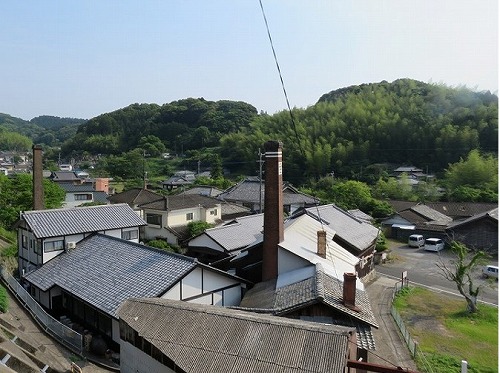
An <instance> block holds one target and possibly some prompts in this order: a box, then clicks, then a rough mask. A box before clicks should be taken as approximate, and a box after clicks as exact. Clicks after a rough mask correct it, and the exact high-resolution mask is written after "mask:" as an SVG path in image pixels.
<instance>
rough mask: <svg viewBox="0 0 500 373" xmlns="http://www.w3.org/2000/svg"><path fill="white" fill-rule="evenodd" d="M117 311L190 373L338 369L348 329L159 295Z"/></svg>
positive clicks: (341, 367) (328, 372) (346, 345)
mask: <svg viewBox="0 0 500 373" xmlns="http://www.w3.org/2000/svg"><path fill="white" fill-rule="evenodd" d="M118 314H119V316H120V318H121V319H122V320H123V321H124V322H126V323H127V324H128V325H130V326H131V327H132V328H133V329H135V330H136V331H137V332H138V334H139V335H140V336H142V337H143V338H145V339H146V340H148V341H149V342H151V343H152V344H153V345H154V346H155V347H157V348H158V349H159V350H160V351H162V352H163V353H164V354H165V355H166V356H168V357H169V358H170V359H172V360H173V361H174V363H175V364H176V365H177V366H179V367H180V368H181V369H183V370H184V371H186V372H190V373H198V372H200V373H201V372H203V373H205V372H220V373H237V372H245V373H250V372H259V373H260V372H269V373H299V372H325V373H335V372H338V373H341V372H342V373H343V372H344V371H345V367H346V365H347V350H348V348H349V335H350V334H351V333H352V332H353V329H352V328H346V327H339V326H333V325H325V324H318V323H311V322H305V321H300V320H291V319H286V318H279V317H274V316H269V315H259V314H254V313H249V312H243V311H236V310H231V309H226V308H222V307H214V306H206V305H198V304H192V303H184V302H177V301H170V300H165V299H129V300H127V301H126V302H125V303H124V304H123V305H122V306H121V307H120V309H119V311H118ZM179 320H183V322H179ZM124 358H125V359H126V358H127V357H124Z"/></svg>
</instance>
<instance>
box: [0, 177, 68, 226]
mask: <svg viewBox="0 0 500 373" xmlns="http://www.w3.org/2000/svg"><path fill="white" fill-rule="evenodd" d="M43 188H44V202H45V208H47V209H52V208H58V207H61V205H62V202H63V201H64V197H65V192H64V190H63V189H62V188H61V187H60V186H59V185H57V184H56V183H53V182H51V181H49V180H47V179H44V180H43ZM32 209H33V178H32V176H31V175H29V174H16V175H15V176H13V177H7V176H5V175H0V225H2V226H3V227H4V228H7V229H9V228H10V227H11V225H12V224H14V222H15V221H16V220H17V219H18V217H19V212H20V211H27V210H32Z"/></svg>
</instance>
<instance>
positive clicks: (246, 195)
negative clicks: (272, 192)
mask: <svg viewBox="0 0 500 373" xmlns="http://www.w3.org/2000/svg"><path fill="white" fill-rule="evenodd" d="M264 189H265V183H264V182H262V189H261V186H260V182H259V179H258V178H250V177H249V178H246V179H244V180H242V181H241V182H239V183H238V184H236V185H234V186H232V187H231V188H229V189H226V190H225V191H224V192H222V193H221V194H219V196H218V197H217V198H219V199H222V200H224V201H235V202H236V201H238V202H247V203H259V202H260V198H259V194H260V192H261V193H262V203H263V201H264V194H265V190H264ZM318 202H319V201H318V200H317V199H315V198H314V197H311V196H309V195H307V194H304V193H301V192H299V191H298V190H297V189H295V188H294V187H293V186H291V185H289V184H286V183H284V184H283V204H284V205H291V204H301V205H307V206H310V205H314V204H316V203H318Z"/></svg>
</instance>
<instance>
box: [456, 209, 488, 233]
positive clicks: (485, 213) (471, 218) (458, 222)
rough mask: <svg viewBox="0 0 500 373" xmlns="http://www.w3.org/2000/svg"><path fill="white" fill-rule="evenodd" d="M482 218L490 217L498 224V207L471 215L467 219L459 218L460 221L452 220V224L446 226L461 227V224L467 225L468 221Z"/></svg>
mask: <svg viewBox="0 0 500 373" xmlns="http://www.w3.org/2000/svg"><path fill="white" fill-rule="evenodd" d="M483 218H487V219H491V220H493V221H495V222H496V223H497V224H498V208H496V209H493V210H491V211H488V212H484V213H481V214H477V215H474V216H472V217H470V218H468V219H464V220H460V221H457V222H454V223H453V224H450V225H449V226H448V228H451V229H453V228H456V227H461V226H463V225H467V224H469V223H472V222H475V221H477V220H480V219H483Z"/></svg>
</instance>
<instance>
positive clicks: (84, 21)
mask: <svg viewBox="0 0 500 373" xmlns="http://www.w3.org/2000/svg"><path fill="white" fill-rule="evenodd" d="M262 2H263V5H264V10H265V12H266V16H267V20H268V22H269V26H270V31H271V36H272V38H273V41H274V46H275V50H276V53H277V57H278V61H279V64H280V67H281V71H282V74H283V79H284V82H285V86H286V90H287V93H288V97H289V100H290V104H291V106H292V107H293V106H296V107H302V108H305V107H307V106H310V105H314V104H315V103H316V102H317V100H318V99H319V97H320V96H321V95H322V94H324V93H327V92H330V91H332V90H335V89H338V88H342V87H346V86H349V85H353V84H361V83H370V82H379V81H382V80H387V81H393V80H395V79H398V78H412V79H417V80H421V81H424V82H430V83H444V84H446V85H449V86H458V85H466V86H467V87H469V88H472V89H475V90H490V91H492V92H496V93H498V31H499V27H498V1H497V0H470V1H464V0H419V1H414V0H412V1H405V0H385V1H384V0H352V1H334V0H321V1H318V0H308V1H305V0H302V1H296V0H273V1H270V0H262ZM0 9H1V13H0V14H1V15H2V17H1V18H2V21H1V28H2V32H1V33H0V48H1V51H2V53H1V58H0V87H1V89H0V113H5V114H10V115H12V116H14V117H20V118H23V119H26V120H29V119H31V118H33V117H36V116H39V115H55V116H60V117H75V118H92V117H95V116H97V115H99V114H103V113H106V112H111V111H114V110H117V109H120V108H123V107H125V106H128V105H130V104H132V103H157V104H160V105H161V104H164V103H168V102H171V101H175V100H179V99H183V98H187V97H195V98H198V97H204V98H205V99H207V100H213V101H216V100H225V99H227V100H235V101H245V102H248V103H250V104H252V105H253V106H255V107H256V108H257V110H259V111H266V112H268V113H269V114H273V113H275V112H277V111H280V110H284V109H286V101H285V98H284V95H283V91H282V88H281V84H280V80H279V76H278V73H277V69H276V65H275V62H274V59H273V55H272V51H271V47H270V44H269V40H268V37H267V32H266V28H265V24H264V21H263V18H262V14H261V10H260V5H259V1H258V0H252V1H250V0H236V1H235V0H210V1H207V0H158V1H152V0H142V1H138V0H135V1H131V0H120V1H119V0H114V1H110V0H85V1H67V0H60V1H54V0H45V1H36V0H26V1H4V2H2V5H1V7H0Z"/></svg>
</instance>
